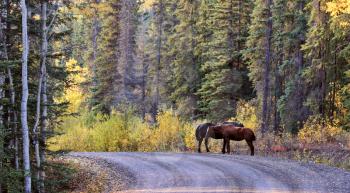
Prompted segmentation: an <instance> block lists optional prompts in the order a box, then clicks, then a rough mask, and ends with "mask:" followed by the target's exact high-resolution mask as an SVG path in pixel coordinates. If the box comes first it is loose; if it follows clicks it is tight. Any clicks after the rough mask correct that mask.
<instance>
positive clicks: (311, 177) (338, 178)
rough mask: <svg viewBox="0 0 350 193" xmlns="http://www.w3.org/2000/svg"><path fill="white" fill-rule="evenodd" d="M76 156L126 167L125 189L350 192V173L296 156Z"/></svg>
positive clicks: (139, 190) (162, 154)
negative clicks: (282, 158)
mask: <svg viewBox="0 0 350 193" xmlns="http://www.w3.org/2000/svg"><path fill="white" fill-rule="evenodd" d="M71 155H72V156H80V157H88V158H89V159H94V160H96V161H99V160H103V161H106V162H108V163H109V164H110V165H114V166H116V167H111V170H121V168H122V170H127V172H125V171H122V172H123V173H127V174H128V175H129V176H128V178H129V179H132V180H130V181H129V184H128V185H127V188H126V189H125V190H123V191H122V192H135V193H136V192H151V193H156V192H245V193H246V192H252V193H260V192H262V193H263V192H276V193H277V192H278V193H283V192H293V193H294V192H307V193H312V192H325V193H328V192H334V193H349V192H350V172H347V171H345V170H341V169H337V168H332V167H328V166H324V165H317V164H311V163H300V162H295V161H291V160H279V159H273V158H265V157H259V156H254V157H251V156H238V155H221V154H196V153H195V154H190V153H72V154H71ZM117 172H118V171H117ZM112 180H116V179H112ZM109 189H110V188H109ZM109 191H110V190H109ZM112 192H117V191H114V190H113V191H112Z"/></svg>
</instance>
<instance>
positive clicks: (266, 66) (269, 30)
mask: <svg viewBox="0 0 350 193" xmlns="http://www.w3.org/2000/svg"><path fill="white" fill-rule="evenodd" d="M271 6H272V0H266V9H267V19H268V20H267V25H266V37H265V38H266V50H265V62H264V82H263V99H262V100H263V101H262V102H263V104H262V125H261V129H262V130H261V131H262V133H263V134H264V133H265V132H266V131H267V130H268V125H269V123H268V117H269V115H268V112H269V108H268V99H269V85H270V77H269V75H270V65H271V36H272V13H271Z"/></svg>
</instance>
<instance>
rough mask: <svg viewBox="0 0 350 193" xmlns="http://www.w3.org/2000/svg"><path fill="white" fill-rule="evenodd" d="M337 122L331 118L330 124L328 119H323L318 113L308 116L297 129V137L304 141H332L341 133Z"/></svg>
mask: <svg viewBox="0 0 350 193" xmlns="http://www.w3.org/2000/svg"><path fill="white" fill-rule="evenodd" d="M338 123H339V121H338V120H333V124H331V122H330V121H329V120H326V121H325V120H323V118H322V117H321V116H320V115H315V116H310V117H309V118H308V120H307V121H306V122H305V124H304V127H303V128H302V129H301V130H300V131H299V133H298V138H299V140H300V141H302V142H305V143H324V142H331V141H334V140H335V139H336V137H338V136H339V135H340V134H341V133H342V129H341V128H340V127H338V126H337V125H338Z"/></svg>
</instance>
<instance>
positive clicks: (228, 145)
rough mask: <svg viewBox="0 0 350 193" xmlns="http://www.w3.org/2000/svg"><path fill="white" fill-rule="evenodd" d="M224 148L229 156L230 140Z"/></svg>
mask: <svg viewBox="0 0 350 193" xmlns="http://www.w3.org/2000/svg"><path fill="white" fill-rule="evenodd" d="M226 148H227V154H230V153H231V150H230V139H227V142H226Z"/></svg>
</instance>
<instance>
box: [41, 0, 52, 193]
mask: <svg viewBox="0 0 350 193" xmlns="http://www.w3.org/2000/svg"><path fill="white" fill-rule="evenodd" d="M41 19H42V21H41V22H42V23H41V30H42V40H41V41H42V45H41V79H42V80H41V81H42V84H40V85H41V87H40V90H38V94H39V93H40V94H41V95H42V105H41V106H42V108H43V112H42V115H41V121H42V122H41V132H40V136H41V140H39V141H40V143H38V144H40V147H41V149H40V154H39V155H38V156H39V160H40V162H41V164H42V165H43V164H44V163H45V161H46V159H45V154H46V152H45V151H46V130H47V95H46V89H47V71H46V60H47V58H46V56H47V51H48V38H47V34H48V27H47V2H46V1H43V3H42V5H41ZM52 21H53V20H52ZM38 96H40V95H38ZM38 100H39V101H38V103H39V104H40V97H38ZM39 108H40V106H39ZM39 112H40V110H39ZM39 115H40V114H38V116H39ZM42 165H39V166H38V168H39V179H40V181H39V192H41V193H43V192H45V187H44V180H45V170H44V168H43V166H42Z"/></svg>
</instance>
